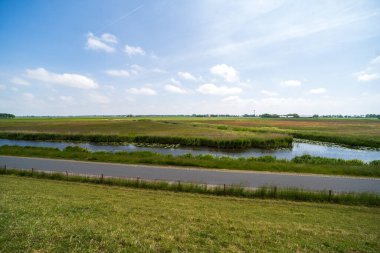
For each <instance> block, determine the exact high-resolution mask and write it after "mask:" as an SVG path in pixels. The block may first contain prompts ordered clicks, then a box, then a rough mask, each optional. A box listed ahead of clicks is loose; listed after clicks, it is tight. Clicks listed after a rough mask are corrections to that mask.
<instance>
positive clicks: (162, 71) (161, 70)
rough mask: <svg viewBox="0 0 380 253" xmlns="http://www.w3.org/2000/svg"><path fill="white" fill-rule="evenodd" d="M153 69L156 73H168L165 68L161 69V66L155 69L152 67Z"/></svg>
mask: <svg viewBox="0 0 380 253" xmlns="http://www.w3.org/2000/svg"><path fill="white" fill-rule="evenodd" d="M152 71H153V72H154V73H159V74H165V73H167V71H166V70H163V69H160V68H154V69H152Z"/></svg>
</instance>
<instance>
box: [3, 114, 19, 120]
mask: <svg viewBox="0 0 380 253" xmlns="http://www.w3.org/2000/svg"><path fill="white" fill-rule="evenodd" d="M15 117H16V116H15V115H13V114H10V113H0V119H13V118H15Z"/></svg>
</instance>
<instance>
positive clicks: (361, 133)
mask: <svg viewBox="0 0 380 253" xmlns="http://www.w3.org/2000/svg"><path fill="white" fill-rule="evenodd" d="M197 122H200V123H204V124H208V125H210V124H211V125H225V126H230V127H232V128H234V129H235V130H237V129H241V130H252V131H258V132H272V133H275V132H277V133H288V134H292V135H293V136H294V137H299V138H303V139H311V140H321V141H330V142H336V143H341V144H347V145H352V146H369V147H377V148H379V147H380V120H378V119H314V118H310V119H304V118H300V119H290V118H288V119H285V118H284V119H261V118H254V119H252V118H250V119H244V118H233V119H228V118H224V119H217V118H216V119H211V120H210V119H204V120H197Z"/></svg>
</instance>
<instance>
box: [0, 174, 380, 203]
mask: <svg viewBox="0 0 380 253" xmlns="http://www.w3.org/2000/svg"><path fill="white" fill-rule="evenodd" d="M0 175H16V176H22V177H33V178H43V179H52V180H64V181H71V182H82V183H93V184H104V185H113V186H123V187H130V188H142V189H151V190H164V191H175V192H188V193H198V194H207V195H218V196H220V195H223V196H234V197H242V198H260V199H282V200H291V201H304V202H329V203H335V204H347V205H366V206H380V195H378V194H375V193H333V192H332V191H331V190H330V191H306V190H302V189H296V188H277V187H275V186H274V187H260V188H257V189H249V188H243V187H240V186H236V185H219V186H207V185H205V184H193V183H184V182H180V181H179V182H175V183H173V182H166V181H147V180H142V179H140V178H135V179H126V178H114V177H104V176H103V175H101V176H83V175H77V174H68V173H64V172H62V173H60V172H45V171H35V170H34V169H32V170H19V169H7V168H5V167H4V168H0Z"/></svg>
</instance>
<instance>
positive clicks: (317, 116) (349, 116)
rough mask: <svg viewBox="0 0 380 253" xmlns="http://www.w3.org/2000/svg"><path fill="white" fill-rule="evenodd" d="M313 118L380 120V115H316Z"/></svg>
mask: <svg viewBox="0 0 380 253" xmlns="http://www.w3.org/2000/svg"><path fill="white" fill-rule="evenodd" d="M313 118H378V119H380V114H366V115H341V114H338V115H318V114H314V115H313Z"/></svg>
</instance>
